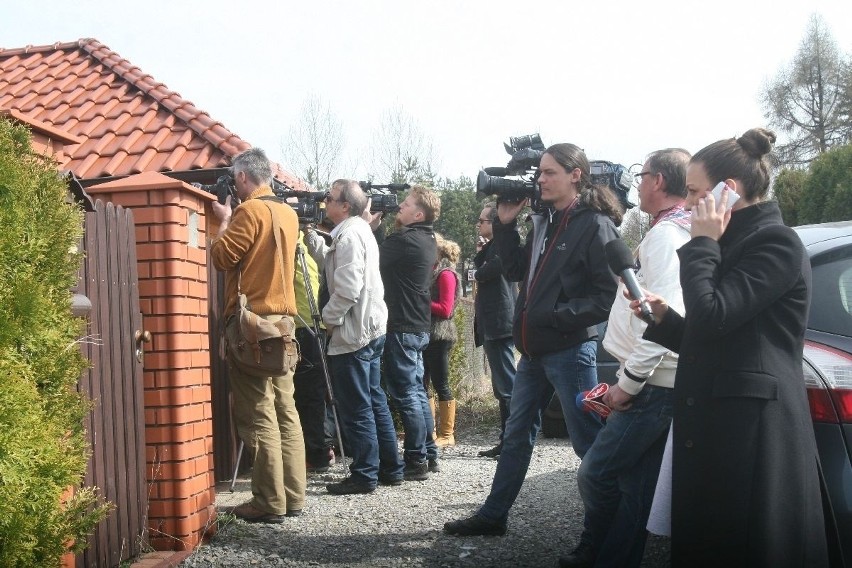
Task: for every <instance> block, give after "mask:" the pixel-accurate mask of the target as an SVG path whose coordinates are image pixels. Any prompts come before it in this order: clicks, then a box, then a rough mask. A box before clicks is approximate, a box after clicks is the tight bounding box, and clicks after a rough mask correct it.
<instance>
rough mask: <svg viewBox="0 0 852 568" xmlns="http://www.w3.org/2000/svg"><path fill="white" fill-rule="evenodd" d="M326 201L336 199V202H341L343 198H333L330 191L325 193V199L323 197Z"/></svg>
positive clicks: (329, 201)
mask: <svg viewBox="0 0 852 568" xmlns="http://www.w3.org/2000/svg"><path fill="white" fill-rule="evenodd" d="M323 201H325V202H326V203H331V202H332V201H337V202H338V203H343V202H344V200H343V199H335V198H334V197H333V196H332V195H331V194H330V193H327V194H326V195H325V199H323Z"/></svg>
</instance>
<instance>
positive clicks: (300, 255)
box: [296, 242, 348, 475]
mask: <svg viewBox="0 0 852 568" xmlns="http://www.w3.org/2000/svg"><path fill="white" fill-rule="evenodd" d="M296 260H297V261H298V262H299V267H300V268H301V269H302V279H303V280H304V282H305V292H306V294H305V295H306V296H307V297H308V306H309V308H310V310H311V319H312V320H313V326H310V325H307V326H305V327H306V329H307V330H308V332H309V333H310V334H311V335H312V336H313V338H314V341H316V344H317V352H318V353H319V362H320V367H321V368H322V376H323V378H324V379H325V390H326V393H328V401H329V404H330V405H331V415H332V417H333V418H334V429H335V431H336V433H337V444H338V449H339V450H340V463H341V464H342V465H343V474H344V475H346V474H347V473H348V472H347V469H346V454H345V453H344V451H343V436H342V435H341V433H340V418H338V415H337V399H336V398H334V390H333V389H332V388H331V376H330V375H329V373H328V361H327V360H326V358H325V344H324V342H323V340H322V335H320V320H321V317H320V313H319V310H318V309H317V304H316V297H315V296H314V290H313V286H311V279H310V277H309V276H308V263H307V261H306V260H305V248H304V245H302V243H298V242H297V243H296ZM306 323H307V322H306Z"/></svg>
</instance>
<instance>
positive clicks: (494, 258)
mask: <svg viewBox="0 0 852 568" xmlns="http://www.w3.org/2000/svg"><path fill="white" fill-rule="evenodd" d="M473 264H474V266H476V272H474V278H475V279H476V300H475V302H474V306H475V312H474V314H475V315H474V320H473V327H474V333H475V335H474V342H475V343H476V346H477V347H479V346H480V345H482V343H483V342H484V341H490V340H492V339H502V338H504V337H511V336H512V318H513V317H514V315H515V296H516V295H517V293H516V285H515V284H514V283H512V282H509V281H508V280H506V277H505V276H503V261H502V260H500V255H498V254H497V248H496V247H495V246H494V241H490V242H488V243H486V244H485V246H483V247H482V249H481V250H480V251H479V252H477V253H476V256H475V257H474V258H473Z"/></svg>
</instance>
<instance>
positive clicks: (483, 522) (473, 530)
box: [444, 515, 506, 536]
mask: <svg viewBox="0 0 852 568" xmlns="http://www.w3.org/2000/svg"><path fill="white" fill-rule="evenodd" d="M444 532H445V533H447V534H452V535H456V536H503V535H504V534H506V523H495V522H494V521H489V520H488V519H485V518H483V517H480V516H479V515H474V516H472V517H468V518H466V519H459V520H457V521H449V522H446V523H444Z"/></svg>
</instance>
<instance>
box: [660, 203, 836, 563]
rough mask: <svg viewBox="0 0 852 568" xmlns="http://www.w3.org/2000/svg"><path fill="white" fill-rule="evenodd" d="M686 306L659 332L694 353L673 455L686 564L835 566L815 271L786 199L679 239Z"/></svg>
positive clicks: (686, 361)
mask: <svg viewBox="0 0 852 568" xmlns="http://www.w3.org/2000/svg"><path fill="white" fill-rule="evenodd" d="M678 256H679V257H680V281H681V286H682V288H683V299H684V305H685V307H686V318H685V319H684V318H682V317H681V316H680V315H679V314H677V313H675V312H674V311H673V310H669V311H668V313H667V314H666V317H665V319H664V321H663V322H661V323H660V324H659V325H652V326H649V327H648V329H647V330H646V332H645V338H646V339H650V340H652V341H655V342H657V343H659V344H661V345H663V346H665V347H668V348H669V349H672V350H673V351H676V352H679V353H680V359H679V361H678V368H677V378H676V380H675V392H674V394H675V402H674V422H673V424H674V425H673V428H674V442H673V447H672V449H673V458H672V460H673V461H672V468H673V470H672V471H673V473H672V561H673V565H675V566H726V567H727V566H749V567H752V566H772V567H779V566H796V567H798V566H826V565H827V563H828V560H827V552H826V543H825V533H824V527H823V516H822V506H821V501H820V491H819V478H818V473H817V459H818V458H817V453H816V443H815V441H814V433H813V426H812V424H811V418H810V412H809V410H808V402H807V395H806V393H805V383H804V378H803V375H802V351H803V345H804V334H805V327H806V324H807V320H808V305H809V301H810V281H811V271H810V263H809V261H808V257H807V255H806V254H805V251H804V248H803V246H802V243H801V241H800V240H799V238H798V236H797V235H796V233H795V232H794V231H793V230H792V229H789V228H787V227H785V226H784V225H783V223H782V221H781V214H780V212H779V210H778V207H777V205H776V204H775V203H761V204H758V205H753V206H750V207H746V208H744V209H742V210H739V211H736V212H734V213H733V215H732V216H731V221H730V224H729V225H728V227H727V229H726V230H725V233H724V234H723V235H722V238H721V239H720V240H719V242H718V243H717V242H716V241H714V240H713V239H710V238H707V237H699V238H694V239H692V240H691V241H689V242H688V243H687V244H685V245H684V246H683V247H681V248H680V249H679V250H678Z"/></svg>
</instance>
